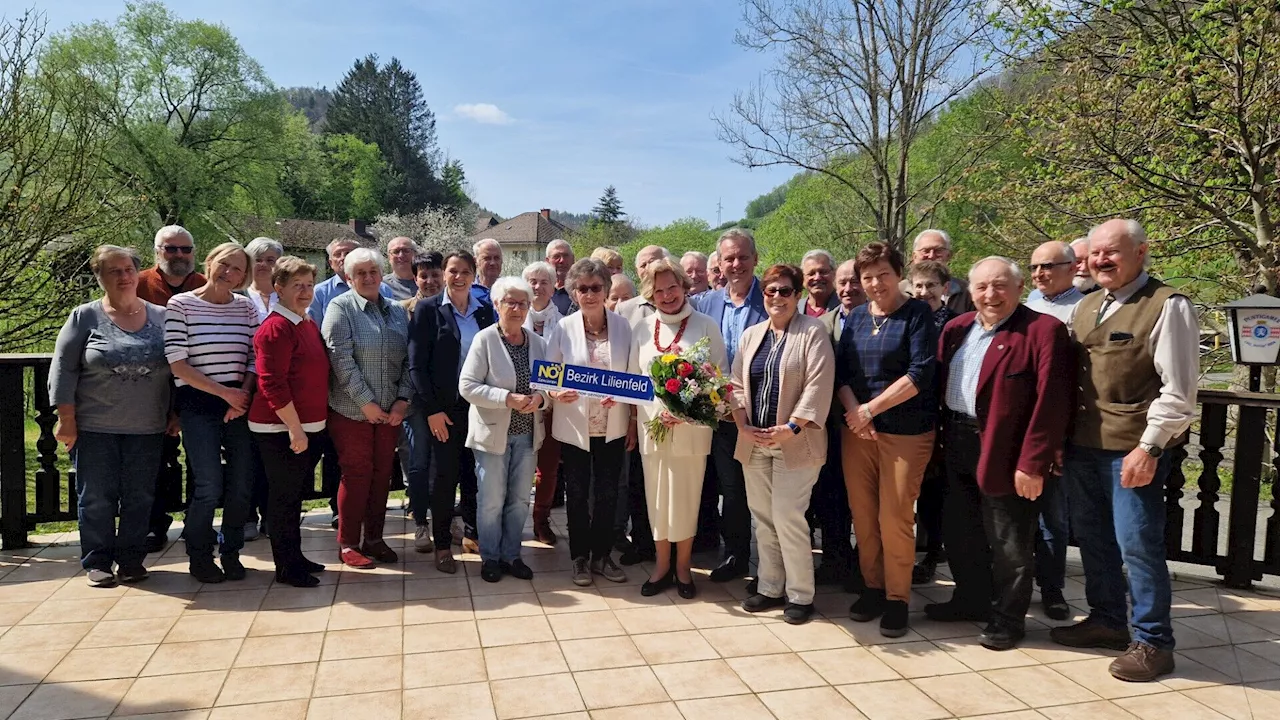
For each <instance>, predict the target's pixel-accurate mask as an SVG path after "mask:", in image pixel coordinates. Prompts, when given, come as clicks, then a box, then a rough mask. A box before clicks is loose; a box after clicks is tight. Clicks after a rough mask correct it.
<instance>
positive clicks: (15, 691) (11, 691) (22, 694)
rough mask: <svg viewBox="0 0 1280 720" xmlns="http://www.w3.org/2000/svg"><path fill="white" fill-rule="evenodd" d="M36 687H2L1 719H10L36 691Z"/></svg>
mask: <svg viewBox="0 0 1280 720" xmlns="http://www.w3.org/2000/svg"><path fill="white" fill-rule="evenodd" d="M36 687H37V686H36V685H9V686H6V687H0V717H5V718H7V717H9V716H10V715H12V714H13V711H14V710H17V709H18V706H19V705H21V704H22V701H23V700H26V699H27V696H28V695H30V694H31V691H32V690H35V689H36Z"/></svg>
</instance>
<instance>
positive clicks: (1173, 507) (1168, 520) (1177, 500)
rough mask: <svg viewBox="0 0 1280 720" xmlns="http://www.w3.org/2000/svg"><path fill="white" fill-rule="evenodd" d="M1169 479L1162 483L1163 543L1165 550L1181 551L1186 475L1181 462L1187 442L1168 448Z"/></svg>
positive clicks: (1185, 455)
mask: <svg viewBox="0 0 1280 720" xmlns="http://www.w3.org/2000/svg"><path fill="white" fill-rule="evenodd" d="M1168 453H1169V463H1170V464H1169V479H1168V480H1167V481H1166V482H1165V485H1164V545H1165V552H1166V553H1168V552H1170V551H1174V552H1175V553H1176V552H1181V550H1182V519H1183V517H1184V515H1185V513H1184V511H1183V509H1182V496H1183V495H1184V494H1185V493H1183V492H1182V488H1184V487H1186V484H1187V476H1186V475H1185V474H1183V472H1182V463H1183V462H1185V461H1186V459H1187V443H1186V442H1180V443H1178V444H1177V445H1174V446H1173V447H1171V448H1169V450H1168Z"/></svg>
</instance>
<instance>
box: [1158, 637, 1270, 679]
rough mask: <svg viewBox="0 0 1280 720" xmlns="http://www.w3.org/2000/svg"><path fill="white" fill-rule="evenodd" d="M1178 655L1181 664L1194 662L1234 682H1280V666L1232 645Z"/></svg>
mask: <svg viewBox="0 0 1280 720" xmlns="http://www.w3.org/2000/svg"><path fill="white" fill-rule="evenodd" d="M1178 654H1179V655H1181V656H1182V657H1179V658H1178V662H1179V663H1181V662H1182V661H1183V659H1191V660H1194V661H1196V662H1198V663H1200V664H1201V665H1206V666H1208V667H1210V668H1212V669H1214V670H1216V671H1218V672H1220V673H1222V674H1223V675H1226V676H1227V677H1229V678H1231V680H1232V681H1233V682H1263V681H1266V680H1280V665H1277V664H1275V663H1273V662H1270V661H1268V660H1265V659H1261V658H1258V657H1257V656H1255V655H1254V654H1252V653H1249V652H1242V651H1241V650H1240V649H1239V648H1237V647H1235V646H1232V645H1225V646H1222V647H1211V648H1198V649H1193V650H1186V651H1184V652H1180V653H1178ZM1176 689H1181V688H1176Z"/></svg>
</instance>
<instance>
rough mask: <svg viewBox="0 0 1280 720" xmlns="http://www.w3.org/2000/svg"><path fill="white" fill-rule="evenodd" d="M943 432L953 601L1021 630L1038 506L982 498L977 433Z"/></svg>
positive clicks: (952, 426)
mask: <svg viewBox="0 0 1280 720" xmlns="http://www.w3.org/2000/svg"><path fill="white" fill-rule="evenodd" d="M944 433H945V435H944V443H945V448H946V450H945V457H946V464H947V481H948V488H947V499H946V508H945V513H944V518H943V519H944V525H943V533H944V535H945V536H946V538H947V548H948V555H947V557H948V562H949V564H950V567H951V574H952V578H953V579H954V580H955V583H956V589H955V593H954V594H953V595H952V601H953V602H957V603H960V604H962V605H964V606H966V607H970V608H990V610H991V613H992V620H994V621H995V622H997V623H999V624H1001V625H1003V626H1004V627H1008V628H1012V629H1016V630H1021V629H1023V628H1024V627H1025V624H1026V614H1027V608H1028V607H1030V606H1031V590H1032V585H1033V581H1034V579H1035V543H1036V536H1037V533H1038V530H1039V525H1038V521H1039V516H1040V509H1039V506H1038V505H1037V503H1036V502H1035V501H1032V500H1027V499H1025V498H1022V497H1018V496H1017V495H1016V494H1010V495H1000V496H995V495H985V494H983V493H982V492H981V490H979V488H978V478H977V467H978V455H979V453H980V452H981V450H980V448H981V446H980V441H979V438H978V431H977V428H974V427H970V426H967V425H963V424H960V423H956V422H948V423H946V428H945V430H944Z"/></svg>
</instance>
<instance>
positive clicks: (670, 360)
mask: <svg viewBox="0 0 1280 720" xmlns="http://www.w3.org/2000/svg"><path fill="white" fill-rule="evenodd" d="M677 359H678V357H677V356H676V355H675V353H667V354H666V355H663V356H662V362H664V363H673V362H675V361H676V360H677Z"/></svg>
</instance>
